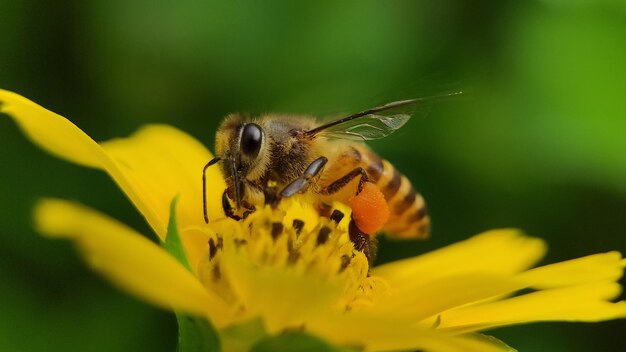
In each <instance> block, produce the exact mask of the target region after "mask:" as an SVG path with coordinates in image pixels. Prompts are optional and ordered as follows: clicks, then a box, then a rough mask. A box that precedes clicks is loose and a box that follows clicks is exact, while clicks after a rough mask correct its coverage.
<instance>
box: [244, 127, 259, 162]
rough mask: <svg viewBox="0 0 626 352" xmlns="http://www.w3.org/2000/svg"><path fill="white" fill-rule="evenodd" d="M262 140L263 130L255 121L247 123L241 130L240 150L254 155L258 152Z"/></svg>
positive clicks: (248, 154)
mask: <svg viewBox="0 0 626 352" xmlns="http://www.w3.org/2000/svg"><path fill="white" fill-rule="evenodd" d="M262 141H263V131H262V130H261V126H259V125H257V124H256V123H249V124H247V125H245V126H244V127H243V131H242V132H241V151H242V152H243V153H244V154H246V155H247V156H251V157H254V156H256V155H257V154H259V150H260V149H261V143H262Z"/></svg>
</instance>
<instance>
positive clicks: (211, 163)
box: [202, 156, 222, 224]
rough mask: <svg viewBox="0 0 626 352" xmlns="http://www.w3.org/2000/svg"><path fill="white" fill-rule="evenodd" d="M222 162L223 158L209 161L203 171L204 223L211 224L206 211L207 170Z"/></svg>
mask: <svg viewBox="0 0 626 352" xmlns="http://www.w3.org/2000/svg"><path fill="white" fill-rule="evenodd" d="M220 160H222V158H220V157H219V156H218V157H215V158H213V159H211V161H209V162H208V163H207V164H206V165H204V169H202V211H203V212H204V222H205V223H207V224H208V223H209V214H208V213H207V209H206V169H208V168H209V166H213V165H215V164H217V162H218V161H220Z"/></svg>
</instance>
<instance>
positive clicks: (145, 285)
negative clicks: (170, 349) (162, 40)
mask: <svg viewBox="0 0 626 352" xmlns="http://www.w3.org/2000/svg"><path fill="white" fill-rule="evenodd" d="M0 111H1V112H4V113H6V114H8V115H9V116H11V117H12V118H13V119H14V120H15V121H16V122H17V123H18V125H19V126H20V127H21V128H22V130H23V131H24V133H25V134H27V135H28V136H29V138H30V139H31V140H32V141H33V142H34V143H36V144H38V145H39V146H40V147H42V148H43V149H45V150H47V151H49V152H50V153H52V154H54V155H56V156H58V157H61V158H64V159H67V160H69V161H72V162H75V163H78V164H81V165H85V166H88V167H92V168H98V169H102V170H104V171H106V172H107V173H108V174H109V175H110V176H111V177H112V178H113V180H114V181H115V182H116V183H117V184H118V185H119V186H120V187H121V189H122V190H123V191H124V192H125V193H126V195H127V196H128V197H129V198H130V200H131V201H132V202H133V204H134V205H135V206H136V207H137V209H139V211H140V212H141V213H142V214H143V216H144V217H145V218H146V220H147V222H148V223H149V224H150V226H151V227H152V229H153V230H154V231H155V233H156V234H157V235H158V237H159V239H160V240H161V241H165V237H166V235H167V233H168V222H169V221H170V204H171V202H172V200H173V199H175V198H177V197H178V198H177V199H178V206H177V211H176V213H175V219H176V221H177V226H178V233H179V234H180V238H181V241H182V243H183V247H184V252H185V255H186V258H187V261H186V262H183V263H181V262H180V261H177V260H176V259H175V258H174V257H173V256H171V255H170V254H169V253H167V252H166V251H165V250H163V248H162V247H161V246H159V245H157V244H155V243H153V242H151V241H150V240H148V239H146V238H145V237H144V236H142V235H140V234H138V233H137V232H135V231H134V230H132V229H130V228H128V227H126V226H125V225H123V224H120V223H118V222H116V221H115V220H113V219H111V218H109V217H107V216H105V215H102V214H100V213H98V212H96V211H95V210H92V209H89V208H87V207H84V206H82V205H79V204H76V203H73V202H68V201H63V200H56V199H44V200H42V201H41V202H40V203H39V204H38V205H37V207H36V210H35V220H36V224H37V227H38V229H39V230H40V231H41V233H42V234H44V235H46V236H49V237H54V238H68V239H70V240H72V241H74V242H75V243H76V244H77V245H78V247H79V248H80V252H81V254H82V255H83V257H84V258H85V260H86V261H87V263H88V264H89V265H90V266H91V267H92V268H94V269H95V270H97V271H98V272H100V273H102V274H103V275H104V276H106V277H107V278H109V279H110V280H111V281H112V282H113V283H115V284H116V285H118V286H119V287H120V288H122V289H124V290H126V291H128V292H130V293H132V294H134V295H136V296H138V297H140V298H142V299H144V300H146V301H148V302H150V303H153V304H155V305H158V306H160V307H163V308H166V309H172V310H175V311H178V312H183V313H187V314H192V315H196V316H202V317H206V318H207V319H209V320H210V321H211V322H212V324H213V325H214V326H215V328H216V329H217V331H218V332H219V334H220V337H221V339H222V344H223V346H224V347H225V350H229V349H231V350H234V349H235V348H237V346H239V348H247V347H249V346H250V344H251V343H253V341H249V342H245V341H244V342H241V341H238V340H237V339H241V338H242V336H238V335H237V331H238V330H237V329H236V327H237V326H245V324H249V323H250V322H254V321H257V322H260V324H261V326H262V328H263V330H264V333H265V334H267V335H276V334H280V333H281V332H284V331H288V330H299V331H304V332H306V333H309V334H311V335H314V336H318V337H321V338H322V339H324V340H326V341H329V342H331V343H333V344H335V345H340V346H347V347H354V348H363V349H365V350H368V351H369V350H415V349H422V350H428V351H501V350H508V349H509V347H507V346H506V345H504V344H503V343H501V342H499V341H497V340H496V339H494V338H490V337H487V336H485V335H482V334H480V332H482V331H484V330H487V329H490V328H494V327H498V326H504V325H511V324H520V323H527V322H534V321H554V320H564V321H589V322H593V321H601V320H607V319H614V318H623V317H625V316H626V303H625V302H623V301H621V302H616V303H613V302H611V300H612V299H615V298H616V297H617V296H618V295H619V294H620V292H621V287H620V286H619V285H618V284H617V283H616V281H617V280H618V279H619V278H620V277H621V276H622V273H623V268H624V266H625V265H626V262H625V261H624V259H622V257H621V255H620V253H617V252H610V253H604V254H597V255H591V256H588V257H584V258H579V259H574V260H571V261H566V262H561V263H557V264H552V265H547V266H543V267H538V268H534V269H531V267H532V266H533V265H534V264H535V263H536V262H537V261H538V260H539V259H540V258H541V257H542V256H543V255H544V253H545V251H546V246H545V244H544V242H543V241H542V240H540V239H537V238H533V237H528V236H525V235H523V234H521V233H519V232H518V231H516V230H510V229H503V230H494V231H489V232H486V233H483V234H480V235H478V236H475V237H473V238H470V239H468V240H466V241H463V242H460V243H457V244H454V245H451V246H448V247H445V248H443V249H440V250H437V251H434V252H431V253H429V254H426V255H422V256H419V257H415V258H410V259H406V260H401V261H397V262H393V263H389V264H385V265H382V266H379V267H375V268H369V267H368V263H367V260H366V258H365V257H364V256H363V254H362V253H361V252H358V251H355V250H354V249H353V246H352V243H351V242H350V240H349V239H348V235H347V228H346V227H347V226H346V221H347V219H348V218H349V209H348V208H346V207H345V206H342V205H341V204H335V207H336V208H338V209H340V210H341V211H342V212H343V213H345V215H346V217H345V218H344V220H342V221H340V222H339V223H338V224H336V223H334V222H333V221H331V220H329V219H326V218H320V217H319V216H318V215H317V213H316V212H315V211H314V210H313V209H311V207H310V206H308V205H307V204H303V203H300V202H299V201H298V199H295V200H293V201H290V202H285V203H283V204H282V207H281V209H278V210H272V209H269V208H266V209H259V210H257V211H256V212H255V213H253V214H252V215H250V216H249V217H248V218H247V219H246V220H244V221H240V222H237V221H234V220H232V219H228V218H224V215H223V211H222V209H221V201H220V196H221V191H222V190H223V189H224V187H225V185H224V181H223V180H222V178H221V175H220V174H219V171H218V170H217V169H216V168H215V169H212V170H209V172H208V184H209V190H210V192H209V194H208V204H209V215H210V223H209V224H208V225H206V224H205V223H204V221H203V217H202V201H201V196H200V195H201V186H202V185H201V177H200V173H201V170H202V167H203V166H204V164H205V163H206V162H207V160H209V159H210V158H211V154H210V153H209V152H208V150H207V149H205V147H204V146H202V145H201V144H200V143H198V142H197V141H196V140H194V139H193V138H191V137H189V136H188V135H186V134H185V133H183V132H181V131H179V130H176V129H174V128H172V127H169V126H163V125H153V126H147V127H144V128H143V129H141V130H140V131H139V132H137V133H135V134H134V135H133V136H131V137H129V138H124V139H116V140H112V141H108V142H104V143H101V144H97V143H96V142H94V141H93V140H92V139H91V138H89V137H88V136H87V135H86V134H84V133H83V132H82V131H81V130H80V129H78V128H77V127H76V126H75V125H73V124H72V123H71V122H69V121H68V120H66V119H65V118H63V117H62V116H59V115H57V114H55V113H53V112H50V111H48V110H46V109H44V108H42V107H40V106H39V105H37V104H35V103H33V102H31V101H29V100H27V99H25V98H23V97H21V96H19V95H17V94H15V93H11V92H8V91H2V90H0ZM185 264H188V268H189V270H188V268H186V266H185ZM238 344H239V345H238Z"/></svg>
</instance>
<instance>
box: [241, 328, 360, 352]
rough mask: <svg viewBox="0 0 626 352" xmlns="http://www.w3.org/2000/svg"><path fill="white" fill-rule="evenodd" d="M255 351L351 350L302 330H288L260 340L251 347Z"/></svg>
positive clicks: (324, 351)
mask: <svg viewBox="0 0 626 352" xmlns="http://www.w3.org/2000/svg"><path fill="white" fill-rule="evenodd" d="M251 351H253V352H296V351H316V352H340V351H341V352H345V351H350V350H346V349H342V348H338V347H334V346H332V345H330V344H328V343H327V342H325V341H323V340H320V339H319V338H317V337H314V336H311V335H308V334H306V333H304V332H301V331H288V332H285V333H283V334H281V335H278V336H272V337H268V338H265V339H263V340H261V341H259V342H258V343H257V344H256V345H254V346H253V347H252V349H251Z"/></svg>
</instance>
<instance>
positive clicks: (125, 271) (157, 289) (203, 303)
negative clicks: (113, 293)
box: [35, 199, 228, 324]
mask: <svg viewBox="0 0 626 352" xmlns="http://www.w3.org/2000/svg"><path fill="white" fill-rule="evenodd" d="M35 221H36V224H37V227H38V230H39V231H40V232H41V233H42V234H44V235H46V236H48V237H52V238H67V239H71V240H73V241H75V242H76V244H77V245H78V247H79V248H80V250H81V252H82V254H83V256H84V258H85V260H86V261H87V263H88V264H89V265H90V266H91V267H92V268H94V269H95V270H97V271H98V272H100V273H102V274H103V275H104V276H105V277H107V278H108V279H109V280H111V281H112V282H113V283H115V284H116V285H117V286H119V287H120V288H122V289H123V290H126V291H128V292H130V293H132V294H134V295H136V296H138V297H139V298H141V299H144V300H146V301H148V302H151V303H153V304H155V305H158V306H160V307H163V308H167V309H173V310H178V311H182V312H186V313H191V314H197V315H206V314H208V315H209V316H210V317H211V319H213V321H214V322H216V323H217V324H219V323H220V322H222V321H223V320H224V319H227V317H228V313H227V312H226V307H225V306H224V303H223V302H222V301H221V300H220V299H219V298H217V297H215V296H214V295H212V294H211V293H210V292H207V291H206V290H205V288H204V287H203V286H202V284H201V283H200V282H199V281H198V280H197V279H196V277H194V276H193V275H192V274H191V273H190V272H189V271H187V270H186V269H185V268H184V267H183V266H182V265H181V264H180V263H178V262H177V261H176V260H175V259H174V258H173V257H172V256H170V255H169V254H167V253H166V252H165V251H164V250H162V249H161V248H160V247H159V246H157V245H156V244H155V243H153V242H150V241H149V240H148V239H146V238H145V237H143V236H141V235H140V234H138V233H136V232H135V231H133V230H132V229H130V228H128V227H126V226H124V225H123V224H120V223H118V222H116V221H115V220H113V219H110V218H108V217H106V216H104V215H102V214H100V213H98V212H96V211H94V210H92V209H89V208H86V207H84V206H82V205H79V204H76V203H72V202H67V201H62V200H55V199H46V200H42V201H41V202H40V203H39V204H38V205H37V206H36V208H35Z"/></svg>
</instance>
